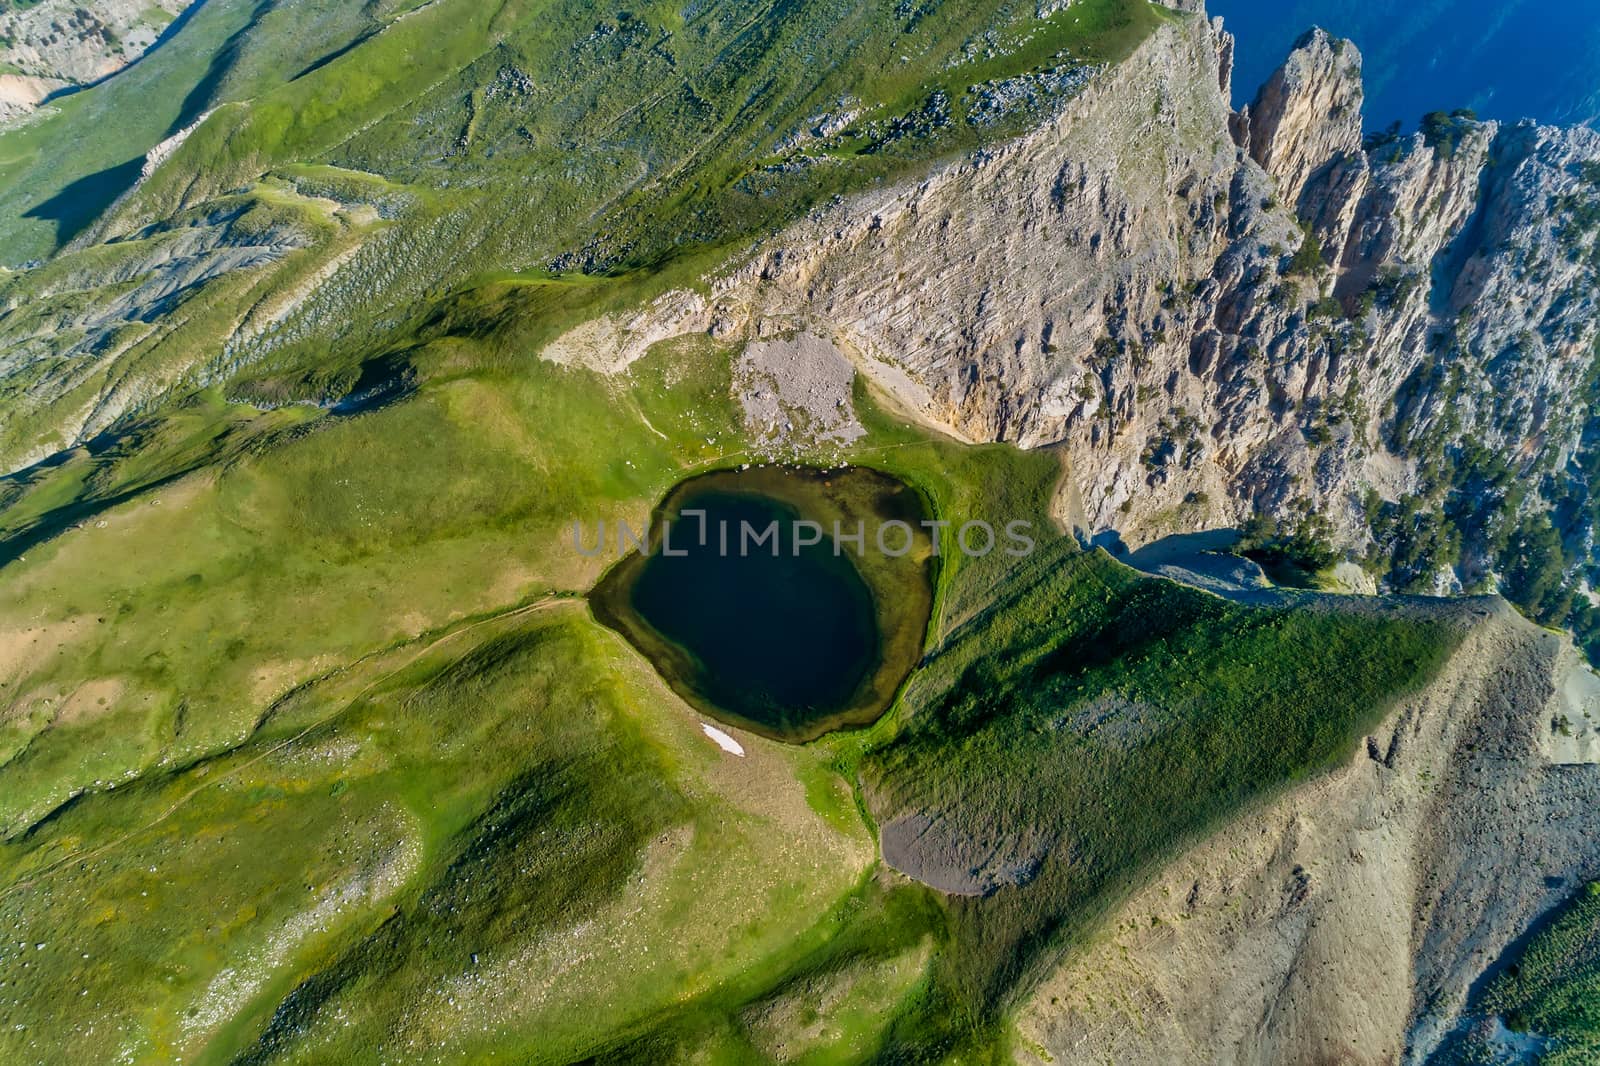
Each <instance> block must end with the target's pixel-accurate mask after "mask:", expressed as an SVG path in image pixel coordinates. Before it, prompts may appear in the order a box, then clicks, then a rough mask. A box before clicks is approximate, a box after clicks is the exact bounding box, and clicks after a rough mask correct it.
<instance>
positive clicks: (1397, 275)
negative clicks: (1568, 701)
mask: <svg viewBox="0 0 1600 1066" xmlns="http://www.w3.org/2000/svg"><path fill="white" fill-rule="evenodd" d="M1230 56H1231V40H1230V38H1229V37H1228V35H1227V34H1226V33H1224V32H1223V31H1222V30H1221V27H1220V23H1217V22H1212V23H1208V22H1206V21H1205V20H1204V19H1203V18H1198V17H1185V18H1179V19H1176V20H1174V21H1173V22H1171V23H1170V24H1168V25H1167V26H1165V27H1164V28H1163V29H1161V30H1160V31H1158V32H1157V33H1155V34H1154V35H1153V36H1152V37H1151V38H1150V39H1148V40H1147V41H1146V42H1145V43H1144V44H1143V45H1142V46H1141V47H1140V48H1139V50H1138V51H1137V52H1136V53H1135V55H1134V56H1132V57H1131V58H1130V59H1129V60H1127V61H1126V62H1124V63H1123V64H1121V65H1120V66H1118V67H1116V68H1114V69H1111V70H1109V71H1106V72H1104V73H1103V74H1102V75H1101V76H1100V77H1098V78H1097V79H1095V81H1093V82H1092V83H1091V84H1090V85H1089V87H1088V88H1087V89H1086V90H1084V91H1083V92H1082V93H1081V94H1080V95H1079V96H1078V97H1077V98H1076V99H1074V100H1072V101H1071V102H1070V103H1069V104H1066V105H1065V106H1064V107H1062V108H1061V110H1060V112H1059V114H1058V115H1057V117H1056V118H1055V119H1054V120H1053V121H1051V122H1048V123H1045V124H1044V125H1042V126H1040V127H1039V128H1038V129H1036V130H1035V131H1034V132H1032V133H1031V134H1029V135H1027V136H1024V137H1022V138H1020V139H1018V140H1016V141H1013V142H1010V143H1008V144H1005V145H1003V146H1001V147H998V148H996V149H993V150H988V151H984V152H980V153H978V154H976V155H974V156H971V157H969V158H965V159H962V160H959V161H957V162H954V163H951V164H948V165H946V166H944V167H942V168H940V169H937V170H935V171H934V172H933V173H931V174H929V175H927V176H926V177H924V178H922V179H920V180H917V181H914V182H908V183H905V184H902V185H900V186H897V187H893V188H888V189H884V190H881V191H875V192H871V193H867V194H864V195H860V196H857V197H854V198H850V199H847V200H844V201H840V202H837V203H835V204H833V205H831V206H829V207H828V208H826V209H824V210H822V211H820V212H818V213H817V214H815V215H814V216H812V217H811V218H808V219H806V220H803V221H801V222H799V223H797V224H795V225H793V226H792V227H790V228H789V229H787V230H785V231H784V232H782V233H780V234H778V235H777V236H775V237H774V238H772V239H770V240H767V241H765V242H763V243H762V244H761V245H760V246H758V247H757V248H756V250H755V251H754V252H753V253H752V254H751V255H750V256H748V257H747V258H744V259H741V260H739V261H735V262H733V263H730V264H729V266H728V268H727V269H726V271H725V272H724V273H722V274H721V275H720V276H718V277H715V278H713V279H710V281H711V290H712V300H711V306H710V307H709V308H708V309H707V311H706V312H705V315H704V319H705V321H707V322H708V323H709V324H710V326H709V328H711V329H712V330H713V331H714V333H715V334H716V335H717V336H718V337H720V338H722V339H729V340H738V339H739V338H741V337H743V338H753V337H757V336H762V335H766V334H769V333H772V332H781V331H784V330H801V329H804V330H808V331H811V332H815V333H818V334H820V335H823V336H828V337H831V338H833V339H834V340H835V342H836V343H837V344H838V345H839V346H840V347H841V348H842V349H843V350H845V351H847V352H850V353H852V354H853V355H854V356H855V357H856V359H857V362H858V365H859V366H860V368H861V369H862V370H863V371H864V372H865V373H867V374H868V375H870V376H871V377H873V378H875V379H876V380H877V381H878V382H879V384H881V385H882V386H883V387H884V388H886V389H887V390H888V391H890V392H891V393H893V394H894V395H895V396H897V397H898V398H899V399H900V400H901V401H902V402H903V403H904V404H905V405H906V406H908V407H910V408H912V409H914V410H916V411H918V412H920V413H921V414H922V415H923V416H925V417H926V418H928V419H930V420H932V421H935V422H937V423H939V424H942V425H945V426H948V427H950V428H951V429H952V430H953V431H955V432H957V433H959V434H960V435H962V436H964V437H967V438H971V439H979V440H1008V441H1014V442H1016V443H1018V444H1021V445H1023V446H1028V447H1036V446H1041V445H1057V446H1059V447H1060V448H1061V449H1063V450H1064V451H1065V452H1066V453H1067V455H1068V456H1069V457H1070V459H1071V463H1072V467H1073V470H1074V472H1075V477H1076V479H1077V482H1078V485H1077V487H1078V489H1079V490H1080V492H1081V495H1082V498H1083V502H1084V514H1085V517H1086V519H1087V521H1088V523H1089V525H1090V527H1091V528H1090V529H1089V530H1088V531H1087V532H1090V533H1097V532H1100V531H1102V530H1108V529H1116V530H1119V531H1120V532H1121V533H1122V535H1123V536H1124V537H1125V538H1126V539H1128V540H1130V541H1134V542H1137V541H1142V540H1148V539H1151V538H1153V537H1155V536H1157V535H1160V534H1164V533H1168V532H1176V531H1185V530H1188V529H1193V528H1200V527H1205V526H1213V525H1220V524H1228V523H1232V522H1236V521H1238V520H1240V519H1241V518H1242V517H1243V516H1245V515H1247V514H1249V513H1251V512H1253V511H1256V510H1267V511H1278V512H1283V511H1286V510H1288V509H1290V508H1292V507H1301V508H1306V507H1309V508H1312V509H1315V510H1319V511H1321V512H1323V513H1325V514H1326V515H1327V516H1328V517H1329V518H1330V520H1331V521H1332V522H1333V523H1334V526H1335V528H1336V529H1337V530H1339V531H1340V532H1341V533H1342V534H1343V536H1344V537H1345V539H1346V541H1347V543H1350V544H1352V545H1359V544H1361V543H1363V542H1364V539H1365V537H1366V536H1367V527H1366V524H1365V520H1364V517H1363V514H1362V511H1361V506H1360V503H1361V500H1362V498H1363V496H1364V495H1365V493H1366V492H1367V490H1369V489H1373V490H1376V491H1378V492H1379V494H1380V495H1381V496H1383V497H1384V498H1388V499H1396V498H1398V497H1400V496H1403V495H1404V494H1405V493H1407V492H1408V491H1410V490H1412V489H1413V488H1414V487H1415V485H1416V482H1417V471H1418V469H1419V467H1420V466H1422V465H1423V464H1426V463H1427V462H1430V461H1432V460H1434V459H1435V458H1436V452H1437V449H1438V448H1439V447H1441V446H1442V442H1444V443H1447V442H1449V441H1462V440H1474V441H1478V442H1481V443H1484V444H1486V445H1489V446H1493V447H1501V448H1504V449H1506V450H1507V452H1508V454H1512V455H1515V456H1517V457H1518V459H1519V461H1520V462H1522V463H1524V464H1525V465H1526V467H1527V468H1528V469H1530V470H1531V469H1536V468H1545V469H1548V468H1550V467H1551V466H1552V465H1559V463H1561V462H1564V461H1565V457H1566V456H1568V455H1570V454H1571V453H1572V451H1573V450H1574V448H1575V447H1576V445H1577V442H1578V436H1579V434H1580V433H1581V431H1582V426H1581V412H1579V411H1576V410H1574V407H1573V405H1571V404H1565V403H1563V402H1562V401H1563V397H1566V396H1569V395H1572V394H1573V392H1574V391H1575V390H1576V389H1577V388H1578V387H1579V385H1580V383H1581V382H1582V380H1583V379H1584V376H1585V375H1586V374H1587V373H1588V367H1589V362H1590V359H1589V357H1588V354H1587V353H1589V352H1590V351H1592V349H1593V345H1594V343H1595V339H1596V336H1597V333H1600V315H1597V313H1596V295H1595V293H1596V284H1595V281H1596V266H1595V263H1596V260H1597V259H1600V256H1596V255H1595V254H1594V253H1593V251H1592V249H1593V247H1594V242H1595V240H1596V234H1595V232H1594V231H1593V229H1594V228H1593V227H1591V228H1590V229H1588V230H1586V229H1584V226H1585V225H1587V223H1585V222H1584V221H1582V220H1583V219H1584V218H1586V217H1589V215H1590V213H1592V212H1593V210H1595V209H1594V207H1593V206H1592V205H1594V204H1595V203H1597V202H1600V187H1597V186H1594V185H1593V183H1592V175H1593V171H1587V170H1584V169H1583V168H1582V166H1581V164H1582V163H1583V162H1585V161H1596V160H1600V135H1597V134H1595V133H1594V132H1592V131H1589V130H1586V129H1573V130H1558V129H1552V128H1545V127H1536V126H1533V125H1531V124H1524V125H1518V126H1514V127H1502V126H1499V125H1497V124H1495V123H1479V122H1476V121H1474V120H1472V119H1470V118H1467V117H1464V116H1458V117H1456V118H1452V119H1449V120H1448V122H1445V123H1443V124H1442V125H1438V126H1436V128H1433V129H1430V130H1429V132H1428V134H1427V135H1426V136H1425V135H1423V134H1417V135H1413V136H1411V137H1409V138H1399V139H1395V140H1393V141H1390V142H1389V143H1386V144H1377V145H1374V146H1372V148H1371V150H1370V151H1369V150H1367V149H1366V148H1364V147H1363V145H1362V143H1361V119H1360V101H1361V87H1360V81H1359V72H1360V63H1361V61H1360V55H1359V53H1358V52H1357V51H1356V49H1355V48H1354V47H1353V46H1351V45H1350V44H1349V43H1348V42H1340V41H1336V40H1334V39H1332V38H1330V37H1329V36H1328V35H1327V34H1325V33H1321V32H1314V33H1311V34H1309V35H1307V37H1306V38H1304V39H1303V40H1302V42H1301V45H1300V47H1299V48H1298V49H1297V50H1296V51H1295V53H1294V54H1293V55H1292V56H1291V57H1290V59H1289V61H1288V62H1287V63H1286V64H1285V66H1284V68H1283V69H1282V70H1281V71H1280V72H1279V73H1278V74H1277V75H1276V76H1275V77H1274V78H1273V79H1272V80H1271V81H1270V82H1269V83H1268V84H1267V85H1266V86H1265V87H1264V88H1263V89H1262V91H1261V93H1260V94H1259V96H1258V97H1257V99H1256V101H1255V103H1254V104H1252V105H1251V107H1250V108H1248V109H1246V110H1245V111H1244V112H1242V113H1239V114H1234V113H1231V112H1230V111H1229V107H1228V103H1227V94H1226V90H1227V83H1228V80H1229V78H1230V76H1231V66H1230ZM1241 143H1242V144H1244V145H1246V146H1248V150H1245V149H1242V148H1240V147H1239V144H1241ZM1585 175H1589V177H1587V178H1586V177H1585ZM1308 235H1309V236H1308ZM636 326H637V332H639V333H640V335H641V336H647V335H650V334H651V333H652V332H653V331H654V329H655V324H652V323H637V324H636ZM1447 364H1448V365H1449V366H1450V367H1459V371H1457V370H1451V371H1450V372H1449V373H1445V372H1444V371H1443V370H1442V369H1441V368H1443V367H1445V366H1446V365H1447ZM1452 375H1453V376H1452Z"/></svg>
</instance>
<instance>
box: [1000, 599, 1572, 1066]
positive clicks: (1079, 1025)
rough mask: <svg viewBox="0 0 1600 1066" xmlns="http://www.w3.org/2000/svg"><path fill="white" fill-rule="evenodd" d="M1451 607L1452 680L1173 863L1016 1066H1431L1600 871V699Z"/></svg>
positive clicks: (1031, 1016)
mask: <svg viewBox="0 0 1600 1066" xmlns="http://www.w3.org/2000/svg"><path fill="white" fill-rule="evenodd" d="M1456 609H1457V611H1458V613H1459V615H1460V617H1461V620H1462V621H1463V622H1464V623H1466V624H1468V625H1470V626H1471V632H1470V634H1469V636H1468V637H1467V639H1466V640H1465V641H1464V642H1463V643H1462V645H1461V647H1460V648H1459V650H1458V651H1457V652H1456V653H1455V655H1454V657H1453V659H1452V660H1451V662H1450V663H1449V664H1448V666H1447V667H1446V669H1445V671H1444V672H1443V674H1442V675H1441V677H1440V678H1439V679H1438V680H1437V681H1436V682H1435V683H1433V684H1432V685H1430V686H1429V688H1428V689H1427V690H1426V691H1425V692H1424V693H1422V694H1421V695H1419V696H1417V697H1416V698H1414V699H1412V700H1410V701H1408V702H1407V703H1406V704H1404V705H1403V706H1402V707H1400V708H1399V709H1398V710H1397V711H1396V712H1395V713H1394V714H1393V715H1392V716H1391V717H1390V719H1389V720H1388V721H1387V722H1386V723H1384V725H1383V726H1382V728H1381V729H1380V730H1378V731H1377V732H1376V733H1375V734H1374V735H1373V736H1371V737H1369V738H1368V740H1367V743H1366V745H1365V749H1364V750H1363V751H1361V752H1358V753H1357V755H1356V756H1355V757H1354V758H1353V759H1352V760H1351V762H1350V764H1349V765H1348V766H1346V767H1344V768H1343V769H1342V770H1340V771H1338V772H1336V773H1334V774H1333V775H1331V776H1329V777H1327V778H1325V779H1323V780H1319V781H1317V782H1316V783H1314V784H1311V785H1308V786H1305V787H1303V788H1301V789H1299V790H1297V791H1295V792H1294V793H1292V794H1290V795H1289V796H1286V797H1285V798H1284V799H1282V800H1281V801H1279V802H1277V803H1275V804H1272V805H1271V806H1270V807H1268V808H1267V809H1265V810H1262V811H1260V812H1259V813H1257V814H1255V815H1252V816H1249V817H1246V818H1244V819H1242V820H1240V821H1239V822H1237V823H1235V824H1234V825H1232V826H1230V827H1228V828H1227V829H1226V830H1225V831H1223V832H1222V833H1220V834H1219V835H1218V836H1216V837H1215V838H1213V839H1212V840H1210V841H1208V842H1206V843H1205V844H1203V845H1202V846H1200V847H1198V848H1196V849H1195V850H1194V851H1192V852H1191V853H1189V854H1188V855H1186V856H1184V857H1182V858H1181V859H1179V860H1177V861H1176V862H1174V863H1172V864H1171V865H1169V866H1168V868H1167V869H1166V870H1165V871H1163V872H1162V873H1161V875H1160V876H1159V877H1157V878H1156V879H1155V881H1154V883H1153V884H1151V885H1150V886H1149V887H1148V888H1147V889H1145V890H1144V891H1143V892H1141V893H1140V894H1139V895H1138V896H1136V897H1135V898H1133V899H1132V900H1130V901H1129V902H1128V903H1127V904H1126V905H1125V906H1123V907H1122V908H1121V909H1120V911H1119V913H1117V914H1115V915H1113V916H1112V917H1111V920H1110V921H1108V922H1107V923H1106V926H1105V928H1106V930H1107V932H1106V934H1105V935H1104V937H1103V939H1102V941H1101V943H1099V944H1097V945H1095V946H1094V947H1092V948H1091V949H1089V950H1087V951H1085V952H1083V953H1081V954H1079V955H1076V956H1075V957H1073V958H1072V959H1071V960H1069V961H1068V962H1066V963H1065V964H1064V965H1063V966H1062V967H1061V968H1060V969H1059V970H1058V971H1057V972H1056V973H1055V974H1054V975H1053V976H1052V977H1050V978H1049V979H1048V980H1046V981H1045V982H1044V983H1043V985H1041V987H1040V988H1039V989H1038V990H1037V991H1036V992H1035V993H1034V995H1033V996H1032V998H1031V1000H1030V1002H1029V1004H1028V1005H1027V1006H1026V1007H1025V1008H1024V1009H1023V1011H1022V1012H1021V1015H1020V1020H1019V1027H1020V1030H1021V1034H1022V1036H1023V1038H1024V1039H1023V1040H1022V1041H1021V1042H1020V1044H1019V1046H1020V1048H1021V1050H1020V1052H1019V1055H1018V1059H1019V1061H1024V1062H1056V1063H1080V1062H1082V1063H1089V1062H1096V1063H1098V1062H1119V1063H1171V1062H1191V1061H1206V1062H1216V1063H1238V1064H1243V1063H1262V1064H1265V1063H1284V1062H1294V1063H1334V1062H1338V1063H1373V1064H1377V1063H1395V1062H1404V1063H1420V1062H1424V1061H1426V1060H1427V1058H1428V1056H1429V1055H1430V1054H1431V1052H1432V1051H1433V1050H1434V1049H1435V1048H1437V1047H1438V1045H1439V1043H1440V1042H1441V1041H1442V1039H1443V1038H1444V1037H1445V1036H1446V1035H1447V1034H1448V1033H1449V1032H1450V1030H1451V1028H1452V1027H1453V1026H1454V1025H1455V1024H1456V1023H1457V1019H1458V1017H1459V1016H1460V1012H1461V1009H1462V1007H1463V1005H1464V1004H1465V1002H1466V999H1467V994H1468V990H1469V988H1470V987H1471V985H1472V983H1473V981H1474V980H1475V979H1476V978H1477V977H1478V975H1479V974H1481V973H1482V972H1483V970H1484V969H1485V968H1486V967H1487V966H1489V965H1490V964H1491V963H1493V962H1494V961H1495V960H1496V959H1498V958H1500V957H1501V956H1502V954H1503V953H1504V952H1505V951H1506V949H1507V947H1508V945H1509V944H1510V943H1511V941H1512V939H1513V938H1514V937H1515V936H1517V935H1518V934H1519V933H1520V932H1521V931H1522V930H1523V929H1525V928H1526V927H1527V926H1528V924H1529V923H1530V922H1532V921H1533V920H1534V919H1535V918H1536V917H1537V916H1538V915H1540V914H1541V913H1543V912H1544V911H1546V910H1547V909H1549V908H1551V907H1553V906H1555V905H1556V904H1558V903H1560V902H1561V901H1562V900H1563V899H1564V898H1565V897H1566V896H1567V895H1568V894H1570V893H1571V892H1572V891H1574V890H1575V889H1576V888H1577V887H1579V886H1580V885H1581V884H1582V883H1583V882H1584V881H1585V880H1587V879H1590V878H1593V877H1594V876H1596V874H1597V873H1600V845H1597V842H1596V841H1595V839H1594V836H1593V834H1592V832H1591V826H1592V819H1591V812H1592V811H1593V809H1594V805H1595V803H1596V802H1597V801H1600V765H1596V762H1597V753H1596V751H1595V748H1594V730H1595V728H1596V716H1600V684H1597V682H1596V680H1595V677H1594V675H1593V674H1592V673H1591V672H1590V671H1589V670H1588V669H1587V668H1586V667H1585V666H1584V665H1583V664H1582V663H1581V661H1580V660H1579V659H1578V657H1577V656H1576V655H1575V653H1574V652H1573V650H1572V648H1571V646H1570V645H1569V644H1567V643H1566V642H1564V641H1562V640H1561V639H1560V638H1559V637H1557V636H1555V635H1553V634H1550V633H1547V632H1544V631H1542V630H1540V629H1538V628H1537V627H1535V626H1533V625H1531V624H1529V623H1527V622H1525V621H1523V620H1522V619H1520V618H1518V617H1517V616H1516V615H1515V614H1514V613H1513V612H1512V611H1511V610H1510V609H1509V608H1507V607H1506V606H1505V605H1504V604H1503V603H1496V602H1494V601H1489V600H1475V601H1465V602H1460V603H1459V605H1458V607H1457V608H1456ZM1570 723H1577V725H1576V726H1573V725H1571V724H1570Z"/></svg>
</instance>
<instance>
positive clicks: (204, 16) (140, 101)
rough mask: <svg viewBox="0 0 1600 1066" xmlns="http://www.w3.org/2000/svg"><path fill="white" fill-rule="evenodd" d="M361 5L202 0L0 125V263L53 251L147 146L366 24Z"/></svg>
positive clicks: (118, 190) (307, 61) (107, 199)
mask: <svg viewBox="0 0 1600 1066" xmlns="http://www.w3.org/2000/svg"><path fill="white" fill-rule="evenodd" d="M370 9H371V5H367V6H365V7H358V6H354V5H350V4H340V3H332V2H328V0H208V2H206V3H204V4H199V5H197V6H196V7H195V8H194V9H193V10H192V11H191V12H190V13H189V14H188V15H186V16H185V17H184V19H183V24H182V26H181V27H180V28H179V29H178V30H176V31H175V32H174V33H173V35H172V37H171V38H170V39H169V40H168V41H167V42H165V43H163V44H162V45H161V46H159V47H157V48H155V49H154V50H152V51H151V52H149V53H147V54H146V55H145V56H144V57H142V58H141V59H139V60H138V61H137V62H135V63H134V64H132V65H131V66H129V67H128V68H127V69H125V70H123V71H122V72H120V73H118V74H117V75H116V76H114V77H112V78H109V79H107V80H106V81H104V82H102V83H100V84H98V85H96V86H94V87H92V88H89V89H86V90H83V91H81V92H75V93H73V94H71V95H69V96H66V97H63V98H61V99H60V100H58V101H56V102H54V103H52V104H50V105H49V106H48V107H47V108H46V110H45V112H43V113H41V115H40V116H39V117H38V118H36V119H34V120H33V121H30V122H28V123H27V124H25V125H23V126H21V127H20V128H17V129H12V130H7V131H4V132H0V263H4V264H6V265H8V266H13V267H15V266H17V265H19V264H21V263H23V262H26V261H28V260H32V259H38V258H42V257H44V256H45V255H47V254H49V253H50V252H52V251H54V250H55V249H56V248H58V247H59V246H60V245H61V244H62V243H63V242H65V241H67V240H70V239H71V238H72V237H73V236H75V235H76V234H78V233H79V232H80V231H81V230H83V229H84V227H86V226H88V225H89V224H90V223H91V222H92V221H93V220H94V218H95V216H96V215H97V214H98V213H99V212H100V211H101V210H102V209H104V208H105V207H107V206H108V205H110V204H111V202H112V201H113V200H115V199H116V198H117V197H118V196H120V195H122V194H123V193H124V192H125V191H126V190H127V189H128V188H129V187H130V186H131V185H132V183H133V182H134V181H135V180H136V179H137V178H138V177H139V169H140V164H141V163H142V161H143V159H144V156H145V153H146V152H148V151H149V150H150V149H151V148H152V147H154V146H155V145H156V144H157V143H159V142H160V141H161V140H163V139H165V138H166V137H168V136H170V135H172V134H174V133H176V132H178V131H179V130H180V129H182V128H184V127H185V126H187V125H188V124H190V123H192V122H194V121H195V120H196V119H198V118H199V117H200V116H201V115H202V114H204V113H205V112H206V111H207V110H209V109H210V108H212V107H215V106H216V105H217V104H218V103H221V102H223V101H227V100H242V99H247V98H250V97H253V96H255V95H256V94H258V93H260V92H262V91H263V90H265V89H267V88H269V87H270V86H272V85H274V84H278V83H281V82H283V81H285V80H287V79H288V78H290V77H292V76H293V75H294V74H295V73H297V72H298V71H300V70H303V69H304V68H305V67H307V66H309V65H311V64H312V63H314V62H316V61H317V60H318V59H319V58H320V57H322V56H323V55H325V54H326V52H328V51H332V50H336V49H338V48H340V47H341V46H343V45H344V44H345V43H346V42H348V41H351V40H354V39H355V38H357V37H358V36H359V35H361V34H362V33H364V32H368V31H369V30H370V29H372V28H374V26H375V25H376V24H375V22H374V21H373V18H372V16H371V14H370Z"/></svg>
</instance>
